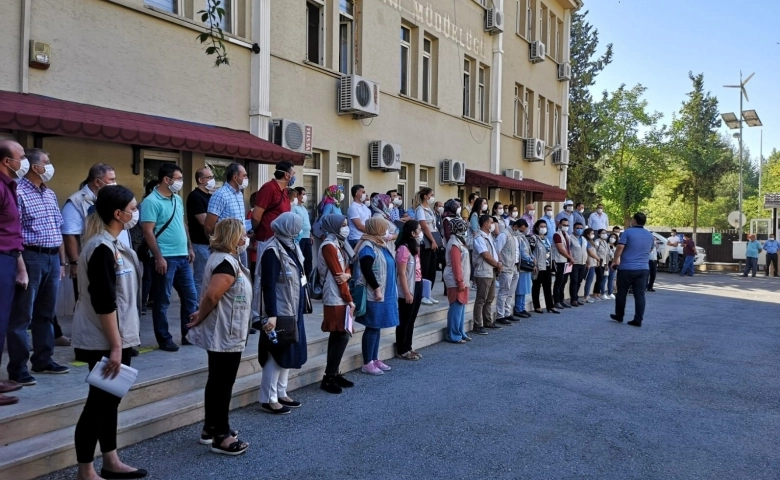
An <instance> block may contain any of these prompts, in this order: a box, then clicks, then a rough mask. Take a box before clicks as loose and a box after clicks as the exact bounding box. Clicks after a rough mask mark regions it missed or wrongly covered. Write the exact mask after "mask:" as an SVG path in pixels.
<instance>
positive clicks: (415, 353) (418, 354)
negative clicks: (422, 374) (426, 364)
mask: <svg viewBox="0 0 780 480" xmlns="http://www.w3.org/2000/svg"><path fill="white" fill-rule="evenodd" d="M412 354H414V356H415V357H417V358H418V359H420V358H422V353H420V352H418V351H417V350H412Z"/></svg>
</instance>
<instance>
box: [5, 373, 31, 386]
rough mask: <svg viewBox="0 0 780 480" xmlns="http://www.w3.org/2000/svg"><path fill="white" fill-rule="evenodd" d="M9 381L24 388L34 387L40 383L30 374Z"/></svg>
mask: <svg viewBox="0 0 780 480" xmlns="http://www.w3.org/2000/svg"><path fill="white" fill-rule="evenodd" d="M9 380H10V381H11V383H15V384H16V385H21V386H23V387H32V386H33V385H35V384H37V383H38V381H37V380H35V377H33V376H32V375H30V374H29V373H28V374H26V375H23V376H21V377H19V378H9Z"/></svg>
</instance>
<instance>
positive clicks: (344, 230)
mask: <svg viewBox="0 0 780 480" xmlns="http://www.w3.org/2000/svg"><path fill="white" fill-rule="evenodd" d="M339 235H340V236H341V237H343V238H347V237H348V236H349V227H341V229H340V230H339Z"/></svg>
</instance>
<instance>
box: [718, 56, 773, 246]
mask: <svg viewBox="0 0 780 480" xmlns="http://www.w3.org/2000/svg"><path fill="white" fill-rule="evenodd" d="M753 75H755V73H751V74H750V75H748V77H747V78H746V79H745V80H742V71H740V72H739V85H724V87H725V88H738V89H739V114H740V115H739V118H737V116H736V115H734V113H724V114H721V118H723V121H724V122H726V125H727V126H728V127H729V128H730V129H732V130H735V129H737V128H738V129H739V133H735V134H734V136H735V137H737V136H738V138H739V240H740V241H742V227H743V225H742V124H743V123H747V124H748V127H761V126H763V125H762V123H761V120H760V119H759V118H758V113H756V111H755V110H747V111H746V110H742V102H743V100H747V101H748V102H749V101H750V98H749V97H748V94H747V90H745V85H746V84H747V83H748V82H749V81H750V79H751V78H753Z"/></svg>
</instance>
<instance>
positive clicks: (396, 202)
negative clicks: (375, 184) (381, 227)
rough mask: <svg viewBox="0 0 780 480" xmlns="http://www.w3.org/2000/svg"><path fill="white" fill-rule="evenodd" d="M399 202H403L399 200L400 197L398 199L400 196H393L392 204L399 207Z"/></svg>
mask: <svg viewBox="0 0 780 480" xmlns="http://www.w3.org/2000/svg"><path fill="white" fill-rule="evenodd" d="M401 203H403V202H401V199H400V198H398V197H395V198H394V199H393V205H395V206H397V207H400V206H401Z"/></svg>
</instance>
